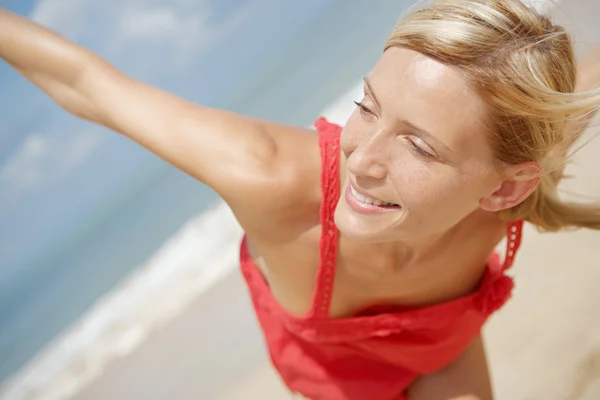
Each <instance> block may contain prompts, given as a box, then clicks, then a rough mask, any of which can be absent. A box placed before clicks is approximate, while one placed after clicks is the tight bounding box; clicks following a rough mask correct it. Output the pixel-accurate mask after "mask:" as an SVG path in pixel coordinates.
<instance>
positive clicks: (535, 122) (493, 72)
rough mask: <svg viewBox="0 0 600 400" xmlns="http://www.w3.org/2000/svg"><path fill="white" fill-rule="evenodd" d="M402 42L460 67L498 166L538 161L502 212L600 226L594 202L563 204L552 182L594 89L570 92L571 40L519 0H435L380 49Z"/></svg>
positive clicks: (592, 107) (599, 98)
mask: <svg viewBox="0 0 600 400" xmlns="http://www.w3.org/2000/svg"><path fill="white" fill-rule="evenodd" d="M393 46H400V47H404V48H408V49H411V50H414V51H418V52H420V53H422V54H424V55H427V56H429V57H432V58H434V59H437V60H439V61H441V62H443V63H445V64H446V65H450V66H453V67H456V68H458V70H460V71H461V72H462V73H463V74H464V76H465V77H466V79H467V80H468V81H469V82H470V83H471V84H472V86H473V87H474V88H475V89H476V91H477V92H478V93H479V94H480V95H481V96H482V98H483V99H484V101H485V102H486V104H487V105H488V108H489V118H488V120H487V121H486V125H487V128H488V129H489V131H490V144H491V146H492V148H493V150H494V153H495V156H496V159H497V160H496V161H497V165H498V166H500V165H506V164H518V163H522V162H526V161H536V162H539V163H540V165H541V167H542V170H543V172H542V175H541V178H540V184H539V186H538V187H537V189H536V190H535V192H534V193H533V194H532V195H531V196H529V197H528V198H527V199H526V200H525V201H523V202H522V203H521V204H519V205H517V206H515V207H513V208H511V209H508V210H504V211H502V212H500V216H501V217H502V218H503V219H505V220H515V219H524V220H526V221H529V222H531V223H533V224H534V225H535V226H536V227H537V228H538V229H540V230H545V231H557V230H560V229H563V228H569V227H572V228H573V227H574V228H579V227H585V228H591V229H600V207H599V206H597V205H583V204H576V203H569V202H565V201H562V200H561V199H560V198H559V196H558V191H557V184H558V181H559V180H560V178H562V169H563V167H564V162H565V161H566V159H567V150H568V148H569V147H570V145H571V144H572V143H573V142H574V141H575V139H576V138H577V137H578V136H579V135H580V134H581V132H582V130H583V126H584V124H583V122H582V121H585V118H586V117H589V116H590V115H593V113H594V112H595V111H596V110H597V109H598V108H599V106H600V90H598V89H593V90H589V91H586V92H578V93H574V90H575V85H576V61H575V55H574V51H573V46H572V41H571V37H570V36H569V35H568V34H567V33H566V32H565V30H564V29H563V28H562V27H561V26H558V25H554V24H553V23H552V22H551V21H550V19H549V18H548V17H547V16H544V15H541V14H539V13H538V12H537V11H536V10H535V9H533V8H530V7H528V6H526V5H525V4H523V3H522V2H521V1H518V0H434V1H431V2H429V3H428V4H427V5H426V6H424V7H422V8H420V9H417V10H412V11H411V12H410V13H408V14H407V15H405V16H404V17H403V18H402V19H401V20H400V22H398V24H397V25H396V26H395V27H394V30H393V31H392V33H391V34H390V36H389V38H388V40H387V42H386V44H385V49H386V50H387V49H388V48H389V47H393Z"/></svg>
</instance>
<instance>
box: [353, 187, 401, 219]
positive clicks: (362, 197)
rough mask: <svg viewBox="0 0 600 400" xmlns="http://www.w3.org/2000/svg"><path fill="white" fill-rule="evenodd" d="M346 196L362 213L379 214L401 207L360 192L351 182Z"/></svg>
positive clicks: (355, 208)
mask: <svg viewBox="0 0 600 400" xmlns="http://www.w3.org/2000/svg"><path fill="white" fill-rule="evenodd" d="M345 197H346V202H347V203H348V205H349V206H350V208H352V209H353V210H354V211H356V212H358V213H360V214H378V213H384V212H392V211H398V210H400V209H401V207H400V206H399V205H398V204H393V203H389V202H385V201H383V200H381V199H378V198H375V197H371V196H367V195H366V194H364V193H360V192H358V190H356V188H354V187H353V186H352V184H351V183H348V185H347V187H346V196H345Z"/></svg>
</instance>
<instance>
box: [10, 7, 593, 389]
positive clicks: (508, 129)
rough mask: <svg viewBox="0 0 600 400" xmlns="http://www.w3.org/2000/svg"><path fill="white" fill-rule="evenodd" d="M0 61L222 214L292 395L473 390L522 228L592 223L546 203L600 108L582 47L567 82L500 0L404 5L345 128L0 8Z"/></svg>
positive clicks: (564, 45)
mask: <svg viewBox="0 0 600 400" xmlns="http://www.w3.org/2000/svg"><path fill="white" fill-rule="evenodd" d="M0 55H2V58H3V59H4V60H6V61H7V62H8V63H9V64H10V65H12V66H13V67H14V68H15V69H16V70H18V71H19V72H21V73H22V74H23V75H24V76H25V77H26V78H27V79H29V80H31V81H32V82H33V83H34V84H36V85H37V86H39V87H40V88H41V89H42V90H44V91H45V92H46V93H48V94H49V95H50V96H51V97H52V98H53V99H54V100H55V101H56V102H57V103H58V104H59V105H61V106H62V107H63V108H65V109H66V110H67V111H69V112H70V113H72V114H74V115H76V116H78V117H80V118H84V119H87V120H89V121H91V122H94V123H97V124H101V125H103V126H106V127H108V128H110V129H112V130H114V131H116V132H119V133H121V134H123V135H125V136H127V137H129V138H131V139H132V140H134V141H136V142H138V143H139V144H140V145H142V146H144V147H146V148H147V149H149V150H151V151H153V152H154V153H155V154H157V155H158V156H160V157H162V158H163V159H165V160H167V161H168V162H170V163H171V164H173V165H175V166H176V167H178V168H180V169H182V170H183V171H185V172H187V173H188V174H190V175H192V176H194V177H195V178H197V179H198V180H199V181H201V182H203V183H205V184H207V185H209V186H210V187H211V188H213V189H214V190H215V191H216V192H217V193H218V194H219V195H220V196H221V197H222V198H223V199H224V200H225V201H226V202H227V203H228V204H229V206H230V207H231V208H232V210H233V212H234V213H235V215H236V217H237V219H238V221H239V222H240V224H241V225H242V227H243V228H244V230H245V232H246V236H245V238H244V240H243V243H242V247H241V264H242V271H243V273H244V277H245V278H246V281H247V283H248V288H249V292H250V294H251V297H252V300H253V303H254V306H255V309H256V312H257V316H258V319H259V321H260V324H261V326H262V328H263V331H264V334H265V340H266V343H267V346H268V349H269V352H270V355H271V358H272V360H273V363H274V365H275V367H276V368H277V369H278V371H279V372H280V374H281V377H282V378H283V380H284V381H285V383H286V384H287V385H288V386H289V387H290V389H291V390H292V391H294V392H296V393H298V394H301V395H303V396H305V397H307V398H311V399H314V400H321V399H326V400H341V399H373V400H379V399H381V400H387V399H411V400H419V399H451V398H452V399H455V398H464V399H466V398H469V399H490V398H492V390H491V385H490V382H489V377H488V373H487V366H486V360H485V354H484V349H483V344H482V340H481V336H480V331H481V327H482V325H483V324H484V323H485V321H486V320H487V318H488V317H489V316H490V315H491V314H492V313H493V312H494V311H495V310H497V309H498V308H499V307H500V306H502V304H504V302H505V301H506V300H507V299H508V297H509V296H510V292H511V289H512V280H511V279H510V278H509V277H508V276H506V275H505V274H504V271H505V270H506V269H507V268H508V267H510V265H511V263H512V261H513V259H514V257H515V254H516V251H517V249H518V246H519V244H520V237H521V232H520V230H521V225H522V222H523V221H527V222H530V223H532V224H533V225H535V226H536V227H537V228H539V229H544V230H549V231H556V230H559V229H562V228H567V227H586V228H592V229H599V228H600V210H599V209H598V208H597V207H592V206H583V205H576V204H567V203H563V202H561V200H560V199H559V198H558V197H557V194H556V185H557V182H558V180H559V178H560V174H561V169H562V165H563V163H564V161H565V157H566V150H567V148H568V146H569V145H570V144H571V143H572V141H573V140H574V139H575V138H576V137H577V136H578V134H579V133H580V132H581V131H582V130H583V127H584V126H585V124H586V123H587V121H588V120H589V117H590V116H591V115H592V114H593V113H594V112H595V111H596V109H597V108H598V105H600V91H598V90H589V91H585V90H587V89H590V88H591V86H592V85H593V84H594V83H595V82H596V80H597V78H599V76H598V75H599V73H598V70H599V69H600V68H595V67H593V61H595V58H597V56H591V57H590V59H589V61H587V63H589V64H590V65H591V67H585V68H582V70H581V71H582V72H581V74H580V76H579V79H576V68H575V60H574V55H573V49H572V44H571V41H570V38H569V36H568V35H567V34H566V33H565V32H564V31H563V30H562V28H561V27H559V26H556V25H553V24H552V23H551V22H550V20H549V19H548V18H547V17H545V16H542V15H539V14H538V13H536V12H535V11H534V10H532V9H530V8H528V7H526V6H525V5H523V4H522V3H521V2H519V1H516V0H477V1H472V0H471V1H467V0H440V1H434V2H433V3H431V4H430V5H427V6H425V7H424V8H422V9H419V10H415V11H412V12H411V13H410V14H408V15H407V16H405V18H404V19H403V20H401V21H400V22H399V23H398V25H397V26H396V27H395V28H394V30H393V32H392V33H391V35H390V37H389V39H388V41H387V43H386V45H385V51H384V52H383V54H382V56H381V58H380V59H379V60H378V62H377V63H376V64H375V66H374V68H373V70H372V71H371V73H370V74H369V75H368V76H367V77H366V78H365V90H364V97H363V98H362V99H360V101H359V102H357V108H356V110H355V111H354V113H353V114H352V115H351V117H350V118H349V120H348V121H347V123H346V124H345V126H344V127H343V128H341V127H339V126H336V125H333V124H330V123H328V122H327V121H325V120H324V119H319V120H318V121H317V122H316V124H315V125H316V128H317V132H313V131H311V130H305V129H300V128H295V127H290V126H283V125H279V124H274V123H270V122H267V121H261V120H255V119H251V118H248V117H245V116H241V115H235V114H232V113H229V112H226V111H222V110H215V109H209V108H205V107H201V106H198V105H195V104H190V103H188V102H186V101H184V100H182V99H180V98H177V97H175V96H173V95H170V94H168V93H165V92H163V91H160V90H158V89H156V88H153V87H150V86H147V85H145V84H143V83H140V82H137V81H135V80H133V79H131V78H129V77H127V76H125V75H123V74H121V73H120V72H119V71H117V70H115V69H114V68H113V67H112V66H110V65H108V64H107V63H106V62H104V61H103V60H101V59H100V58H98V57H97V56H96V55H94V54H92V53H91V52H89V51H87V50H85V49H83V48H81V47H78V46H77V45H75V44H73V43H70V42H68V41H67V40H65V39H64V38H62V37H60V36H58V35H57V34H55V33H53V32H50V31H48V30H46V29H44V28H42V27H40V26H38V25H35V24H33V23H31V22H28V21H26V20H24V19H22V18H19V17H17V16H15V15H12V14H9V13H7V12H2V13H1V14H0ZM576 83H578V86H577V87H576ZM576 89H577V93H574V92H575V90H576ZM505 235H507V238H508V241H507V242H508V245H507V253H506V255H505V259H504V260H503V261H502V262H501V261H500V257H499V256H497V255H494V254H492V253H493V250H494V248H495V246H496V245H497V244H498V243H499V241H500V240H501V239H502V238H503V237H504V236H505ZM490 254H492V256H490Z"/></svg>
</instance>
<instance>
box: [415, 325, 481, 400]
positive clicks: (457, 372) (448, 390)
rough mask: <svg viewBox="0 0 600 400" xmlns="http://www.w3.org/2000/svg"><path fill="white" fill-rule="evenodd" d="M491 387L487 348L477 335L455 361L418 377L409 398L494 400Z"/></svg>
mask: <svg viewBox="0 0 600 400" xmlns="http://www.w3.org/2000/svg"><path fill="white" fill-rule="evenodd" d="M492 398H493V395H492V386H491V382H490V377H489V371H488V366H487V360H486V355H485V349H484V345H483V340H482V338H481V336H478V337H477V339H475V340H474V341H473V342H472V343H471V344H470V345H469V347H468V348H467V349H466V350H465V351H464V352H463V354H462V355H461V356H460V357H459V358H458V359H457V360H456V361H454V362H453V363H452V364H450V365H449V366H447V367H445V368H444V369H442V370H440V371H438V372H435V373H433V374H431V375H426V376H423V377H421V378H419V380H417V381H416V382H415V383H414V384H413V385H412V386H411V387H410V389H409V391H408V399H409V400H491V399H492Z"/></svg>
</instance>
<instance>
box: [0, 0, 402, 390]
mask: <svg viewBox="0 0 600 400" xmlns="http://www.w3.org/2000/svg"><path fill="white" fill-rule="evenodd" d="M410 3H412V2H410V1H398V0H386V1H383V0H382V1H380V2H378V6H377V7H372V6H370V5H368V4H366V2H344V3H343V4H344V5H343V6H340V7H336V8H332V9H330V10H328V11H327V12H326V13H323V14H320V15H319V16H318V17H317V18H315V20H314V21H312V22H311V24H310V25H309V26H308V28H307V29H306V30H305V31H304V32H302V34H300V35H298V36H297V37H295V38H294V39H293V40H291V41H290V42H289V44H288V46H286V48H285V50H284V51H281V52H279V53H278V54H276V55H275V56H273V57H272V59H270V60H268V62H265V63H264V65H263V67H262V68H261V69H259V70H258V71H257V72H256V73H255V74H254V77H253V78H252V79H249V80H248V81H247V82H244V83H243V84H240V85H239V87H237V88H236V90H235V91H233V92H231V93H229V94H228V96H227V97H225V98H222V99H219V101H218V102H217V104H215V106H217V107H221V108H226V109H230V110H234V111H237V112H240V113H244V114H248V115H253V116H257V117H261V118H267V119H270V120H275V121H279V122H284V123H288V124H292V125H297V126H310V125H311V123H312V121H313V120H314V119H316V118H317V117H318V116H319V115H320V114H321V113H324V114H326V115H327V116H328V117H330V118H331V119H332V120H334V121H336V122H340V123H342V122H343V119H344V118H345V115H346V114H347V112H348V110H349V109H350V108H351V101H352V100H356V96H357V93H359V92H360V86H359V85H360V83H359V82H360V79H361V77H362V76H364V75H365V74H366V73H367V72H368V71H369V69H370V67H371V66H372V64H373V63H374V61H375V60H376V59H377V57H378V56H379V54H380V53H381V49H382V45H383V43H384V41H385V38H386V36H387V34H388V33H389V30H390V29H391V27H392V26H393V24H394V23H395V21H396V20H397V18H398V16H399V15H400V14H401V12H402V11H403V10H405V9H406V7H407V6H408V5H409V4H410ZM83 222H84V223H82V224H81V228H80V229H78V230H77V231H76V232H74V233H73V234H72V235H71V236H70V237H69V238H67V239H66V240H64V241H63V242H62V244H61V246H57V248H55V249H53V251H51V252H49V253H48V254H46V255H45V256H44V258H43V259H41V260H37V261H36V265H34V266H33V267H32V268H30V269H31V270H32V271H37V272H36V273H33V274H31V275H30V276H29V277H28V279H27V280H26V281H24V282H22V284H20V286H18V287H13V288H11V290H10V295H4V296H3V297H2V304H1V306H0V327H1V329H0V381H1V380H5V379H6V382H5V384H4V386H3V387H2V388H0V397H2V398H15V399H16V398H20V397H18V396H19V395H22V394H23V393H24V392H23V391H22V390H25V389H24V388H27V387H32V388H33V387H39V386H40V385H42V384H47V383H48V381H49V380H50V379H52V378H53V377H56V376H57V374H59V373H62V372H61V371H63V370H64V369H65V368H68V367H69V366H70V365H72V362H73V361H74V360H76V359H80V358H81V357H82V355H81V354H82V352H83V351H87V353H86V354H85V357H88V358H87V359H88V360H89V359H90V358H89V357H90V351H91V350H90V349H92V348H93V349H95V350H94V354H93V357H92V358H91V359H93V360H94V367H93V368H92V369H91V370H87V372H86V373H87V374H88V375H87V376H88V378H89V377H92V376H93V375H94V374H95V373H98V371H99V370H100V369H101V365H102V364H103V363H104V362H106V361H107V359H108V358H110V357H111V356H114V355H115V354H120V353H123V352H127V351H128V349H130V348H132V347H134V346H135V344H136V343H137V342H139V341H140V340H143V337H144V334H145V332H146V330H147V328H148V326H145V325H144V324H145V323H147V324H157V323H160V321H164V318H166V317H164V318H163V317H161V315H164V316H166V315H171V314H172V313H173V312H175V311H176V310H177V309H178V307H180V306H182V305H183V304H184V303H185V301H186V299H188V298H191V297H193V296H194V295H197V294H198V293H200V292H201V290H202V288H203V287H205V286H206V285H209V284H210V283H211V282H213V281H214V280H215V279H218V277H219V276H220V275H221V274H223V273H226V272H227V271H229V270H230V269H231V268H232V267H233V266H235V257H234V258H231V257H232V254H233V255H234V256H235V249H236V247H237V245H238V240H239V236H240V234H241V231H240V230H239V227H237V225H236V223H235V221H234V220H233V218H232V216H231V214H230V213H229V211H228V209H227V208H226V207H223V206H222V205H220V204H219V201H218V197H217V196H216V195H215V193H214V192H213V191H212V190H210V189H209V188H207V187H206V186H204V185H202V184H200V183H198V182H197V181H195V180H194V179H192V178H190V177H189V176H187V175H185V174H184V173H182V172H180V171H178V170H176V169H175V168H173V167H171V166H169V165H167V164H166V163H164V162H162V161H161V160H159V159H155V160H153V162H152V163H151V164H150V165H149V166H148V167H147V168H146V169H145V170H143V171H141V172H140V173H138V174H137V176H135V177H134V178H133V179H130V180H129V181H128V182H126V184H125V185H123V187H122V188H121V190H120V191H119V192H116V193H114V196H113V200H112V201H111V203H110V204H107V205H106V204H105V205H104V207H103V208H102V209H97V210H94V212H93V213H90V214H89V215H88V216H86V220H85V221H83ZM186 285H187V286H186ZM161 296H162V297H161ZM169 301H171V302H169ZM127 302H128V303H127ZM153 302H154V303H153ZM160 307H164V309H163V312H162V314H161V311H160V310H161V308H160ZM144 321H146V322H144ZM111 329H112V331H111ZM117 331H118V332H119V335H118V336H119V339H118V340H117V339H115V338H116V336H115V335H116V334H115V333H114V332H117ZM107 338H108V339H107ZM110 338H112V339H114V340H112V339H110ZM109 348H110V349H112V350H108V349H109ZM36 355H37V358H35V359H34V357H36ZM19 371H20V372H19ZM63 372H64V371H63ZM10 376H12V378H11V379H8V378H9V377H10ZM67 386H68V385H67ZM73 387H75V386H73ZM63 389H64V386H63ZM61 390H62V389H61ZM65 390H66V389H65Z"/></svg>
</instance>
